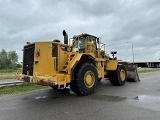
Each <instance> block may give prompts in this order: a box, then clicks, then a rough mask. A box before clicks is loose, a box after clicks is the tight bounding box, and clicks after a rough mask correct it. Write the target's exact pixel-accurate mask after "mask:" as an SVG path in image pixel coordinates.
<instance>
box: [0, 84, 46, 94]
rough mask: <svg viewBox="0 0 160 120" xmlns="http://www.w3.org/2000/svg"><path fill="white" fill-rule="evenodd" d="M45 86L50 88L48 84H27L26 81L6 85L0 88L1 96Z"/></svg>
mask: <svg viewBox="0 0 160 120" xmlns="http://www.w3.org/2000/svg"><path fill="white" fill-rule="evenodd" d="M45 88H48V86H41V85H37V84H26V83H23V84H22V85H14V86H6V87H1V88H0V96H3V95H8V94H17V93H22V92H27V91H33V90H39V89H45Z"/></svg>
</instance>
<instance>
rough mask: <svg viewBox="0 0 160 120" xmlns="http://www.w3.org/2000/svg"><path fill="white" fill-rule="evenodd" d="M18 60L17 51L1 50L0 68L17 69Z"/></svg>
mask: <svg viewBox="0 0 160 120" xmlns="http://www.w3.org/2000/svg"><path fill="white" fill-rule="evenodd" d="M17 62H18V55H17V53H16V51H9V52H7V51H6V50H4V49H2V50H1V51H0V69H15V68H16V66H17Z"/></svg>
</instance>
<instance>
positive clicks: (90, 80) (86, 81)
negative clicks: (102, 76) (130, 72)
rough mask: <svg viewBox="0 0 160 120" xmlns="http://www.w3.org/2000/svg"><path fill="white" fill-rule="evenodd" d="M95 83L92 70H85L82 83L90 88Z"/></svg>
mask: <svg viewBox="0 0 160 120" xmlns="http://www.w3.org/2000/svg"><path fill="white" fill-rule="evenodd" d="M94 83H95V76H94V73H93V72H92V71H87V72H86V74H85V76H84V84H85V86H86V87H87V88H91V87H92V86H93V85H94Z"/></svg>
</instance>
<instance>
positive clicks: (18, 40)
mask: <svg viewBox="0 0 160 120" xmlns="http://www.w3.org/2000/svg"><path fill="white" fill-rule="evenodd" d="M0 5H1V7H0V18H1V19H0V27H1V29H0V49H2V48H4V49H7V50H16V51H17V53H18V55H19V60H20V61H21V58H22V52H21V49H22V48H23V45H24V44H25V43H26V42H27V41H32V42H33V41H36V40H48V39H51V40H52V39H61V40H63V36H62V30H63V29H66V31H67V32H68V35H69V37H72V36H73V35H75V34H81V33H82V32H83V33H89V34H93V35H95V36H98V37H101V38H102V42H104V43H105V44H106V50H107V52H108V53H110V51H111V50H117V51H118V56H119V57H121V59H124V60H128V61H132V54H131V53H132V51H131V50H132V49H131V44H127V43H126V42H133V44H134V53H135V60H137V61H145V60H158V59H159V58H160V54H159V53H160V49H159V48H160V42H159V41H160V40H159V39H160V34H159V31H160V23H159V21H160V14H158V12H159V11H160V1H159V0H152V1H151V0H141V1H139V0H112V1H109V0H101V1H99V0H92V1H86V0H68V1H64V0H61V1H59V0H54V1H53V0H45V1H43V0H27V1H25V0H21V1H19V0H14V1H13V0H5V1H0ZM142 56H143V57H142Z"/></svg>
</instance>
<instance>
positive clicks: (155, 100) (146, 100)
mask: <svg viewBox="0 0 160 120" xmlns="http://www.w3.org/2000/svg"><path fill="white" fill-rule="evenodd" d="M133 99H135V100H138V101H140V102H144V103H160V96H148V95H140V96H136V97H135V98H133Z"/></svg>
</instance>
